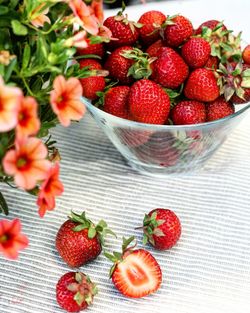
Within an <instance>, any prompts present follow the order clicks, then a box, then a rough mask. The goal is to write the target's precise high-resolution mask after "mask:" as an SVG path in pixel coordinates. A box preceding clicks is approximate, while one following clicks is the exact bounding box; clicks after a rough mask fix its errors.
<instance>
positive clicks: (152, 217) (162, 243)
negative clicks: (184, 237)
mask: <svg viewBox="0 0 250 313" xmlns="http://www.w3.org/2000/svg"><path fill="white" fill-rule="evenodd" d="M143 231H144V236H143V242H144V244H146V243H147V242H148V241H149V242H150V243H151V244H152V245H153V246H154V247H155V248H156V249H159V250H166V249H170V248H172V247H173V246H174V245H175V244H176V243H177V241H178V240H179V238H180V236H181V222H180V220H179V218H178V217H177V215H176V214H175V213H174V212H173V211H171V210H168V209H154V210H152V211H151V212H149V214H146V215H145V217H144V220H143Z"/></svg>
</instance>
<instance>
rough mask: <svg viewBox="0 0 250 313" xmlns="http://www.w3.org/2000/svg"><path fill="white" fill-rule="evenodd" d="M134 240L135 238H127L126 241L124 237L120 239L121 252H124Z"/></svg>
mask: <svg viewBox="0 0 250 313" xmlns="http://www.w3.org/2000/svg"><path fill="white" fill-rule="evenodd" d="M134 240H135V236H132V237H129V238H128V239H126V238H125V237H123V238H122V242H123V243H122V251H123V252H124V251H125V250H126V249H127V248H128V246H129V245H130V244H131V242H132V241H134Z"/></svg>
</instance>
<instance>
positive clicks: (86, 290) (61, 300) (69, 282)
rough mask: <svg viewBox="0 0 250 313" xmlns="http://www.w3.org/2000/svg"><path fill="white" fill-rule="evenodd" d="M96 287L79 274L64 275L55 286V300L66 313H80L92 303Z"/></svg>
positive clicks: (88, 279) (69, 273)
mask: <svg viewBox="0 0 250 313" xmlns="http://www.w3.org/2000/svg"><path fill="white" fill-rule="evenodd" d="M97 292H98V291H97V287H96V285H95V284H93V283H92V282H91V280H90V278H89V277H88V276H87V275H85V274H83V273H80V272H76V273H74V272H68V273H66V274H64V275H63V276H62V277H61V278H60V279H59V281H58V283H57V285H56V300H57V302H58V304H59V305H60V307H61V308H62V309H64V310H66V311H67V312H80V311H81V310H85V309H86V308H87V307H88V306H89V305H90V304H92V302H93V298H94V296H95V295H96V294H97Z"/></svg>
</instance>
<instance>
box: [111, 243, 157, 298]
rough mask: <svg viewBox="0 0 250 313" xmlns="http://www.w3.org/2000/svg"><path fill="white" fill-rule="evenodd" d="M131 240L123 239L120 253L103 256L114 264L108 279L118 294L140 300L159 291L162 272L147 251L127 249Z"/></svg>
mask: <svg viewBox="0 0 250 313" xmlns="http://www.w3.org/2000/svg"><path fill="white" fill-rule="evenodd" d="M133 240H134V237H131V238H129V239H127V240H126V239H125V238H123V245H122V253H118V252H114V254H113V255H112V254H109V253H105V256H106V257H107V258H108V259H110V260H111V261H112V262H114V265H113V266H112V268H111V270H110V277H111V278H112V281H113V284H114V285H115V287H116V288H117V289H118V290H119V292H120V293H121V294H123V295H124V296H126V297H130V298H141V297H145V296H147V295H149V294H151V293H153V292H155V291H157V290H158V289H159V287H160V285H161V282H162V272H161V268H160V266H159V264H158V263H157V261H156V259H155V258H154V257H153V256H152V255H151V254H150V253H149V252H148V251H147V250H144V249H136V250H133V248H134V247H128V246H129V244H130V243H131V242H132V241H133Z"/></svg>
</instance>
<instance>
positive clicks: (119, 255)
mask: <svg viewBox="0 0 250 313" xmlns="http://www.w3.org/2000/svg"><path fill="white" fill-rule="evenodd" d="M134 240H135V237H134V236H132V237H129V238H128V239H126V238H125V237H123V238H122V252H116V251H114V252H113V254H111V253H108V252H106V251H105V252H104V255H105V256H106V258H107V259H109V260H110V261H111V262H113V263H114V264H113V266H112V267H111V269H110V271H109V278H111V277H112V275H113V273H114V271H115V269H116V266H117V264H119V263H120V262H122V261H123V259H124V255H125V254H126V255H127V254H128V253H130V252H132V251H133V249H134V248H135V247H136V244H137V243H136V242H135V244H134V245H133V246H131V247H129V245H130V244H131V243H132V242H133V241H134Z"/></svg>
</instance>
